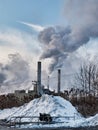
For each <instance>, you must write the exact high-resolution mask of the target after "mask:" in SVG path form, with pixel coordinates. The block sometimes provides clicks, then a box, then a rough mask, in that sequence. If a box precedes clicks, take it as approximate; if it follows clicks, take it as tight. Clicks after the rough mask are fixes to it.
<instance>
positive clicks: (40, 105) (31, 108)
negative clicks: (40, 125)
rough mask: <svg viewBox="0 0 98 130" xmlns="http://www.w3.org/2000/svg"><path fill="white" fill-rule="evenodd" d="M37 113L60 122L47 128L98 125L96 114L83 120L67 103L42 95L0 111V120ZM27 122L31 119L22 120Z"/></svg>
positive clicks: (57, 98)
mask: <svg viewBox="0 0 98 130" xmlns="http://www.w3.org/2000/svg"><path fill="white" fill-rule="evenodd" d="M39 113H47V114H50V115H51V116H53V117H54V118H53V120H54V121H56V122H61V124H60V123H59V124H54V125H49V127H60V126H62V127H80V126H95V125H98V114H97V115H95V116H93V117H90V118H83V117H82V116H81V114H79V113H78V112H77V110H76V109H75V107H74V106H72V104H71V103H70V102H69V101H67V100H65V99H63V98H61V97H59V96H52V95H51V96H49V95H43V96H42V97H40V98H38V99H34V100H32V101H31V102H29V103H27V104H24V105H23V106H21V107H18V108H15V107H14V108H11V109H4V110H0V119H5V118H6V119H8V120H9V119H10V118H11V117H13V116H39ZM55 117H59V118H55ZM66 117H69V118H66ZM70 117H72V118H70ZM74 117H75V118H74ZM27 120H29V121H31V119H23V121H27ZM32 121H38V118H37V119H35V118H34V119H32ZM31 127H34V125H31Z"/></svg>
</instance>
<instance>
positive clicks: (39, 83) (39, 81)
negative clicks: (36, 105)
mask: <svg viewBox="0 0 98 130" xmlns="http://www.w3.org/2000/svg"><path fill="white" fill-rule="evenodd" d="M37 94H38V95H40V94H41V62H40V61H39V62H38V65H37Z"/></svg>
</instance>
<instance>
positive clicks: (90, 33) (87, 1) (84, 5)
mask: <svg viewBox="0 0 98 130" xmlns="http://www.w3.org/2000/svg"><path fill="white" fill-rule="evenodd" d="M97 11H98V0H67V2H66V3H65V7H64V15H65V18H66V19H67V20H68V23H69V24H70V26H68V27H61V26H56V27H48V28H45V29H44V30H43V31H41V32H40V33H39V36H38V39H39V41H40V42H41V43H42V48H43V54H42V56H41V59H45V58H52V60H53V61H52V63H51V65H50V67H49V69H50V72H51V71H53V70H54V69H55V68H56V67H57V66H59V64H60V66H61V65H62V64H63V61H64V60H65V59H66V58H67V56H68V55H69V54H70V53H72V52H74V51H76V50H77V49H78V48H79V47H80V46H82V45H84V44H87V43H88V42H89V41H90V39H91V38H97V37H98V13H97Z"/></svg>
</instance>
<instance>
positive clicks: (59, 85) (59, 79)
mask: <svg viewBox="0 0 98 130" xmlns="http://www.w3.org/2000/svg"><path fill="white" fill-rule="evenodd" d="M60 87H61V70H60V69H58V95H60Z"/></svg>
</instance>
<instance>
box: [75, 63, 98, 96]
mask: <svg viewBox="0 0 98 130" xmlns="http://www.w3.org/2000/svg"><path fill="white" fill-rule="evenodd" d="M73 86H74V87H75V88H80V89H81V90H82V91H83V92H84V94H87V93H88V94H95V93H96V91H97V90H98V66H97V64H95V63H94V62H88V63H83V64H82V65H81V66H80V68H79V72H78V73H77V74H76V75H75V77H74V84H73Z"/></svg>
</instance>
